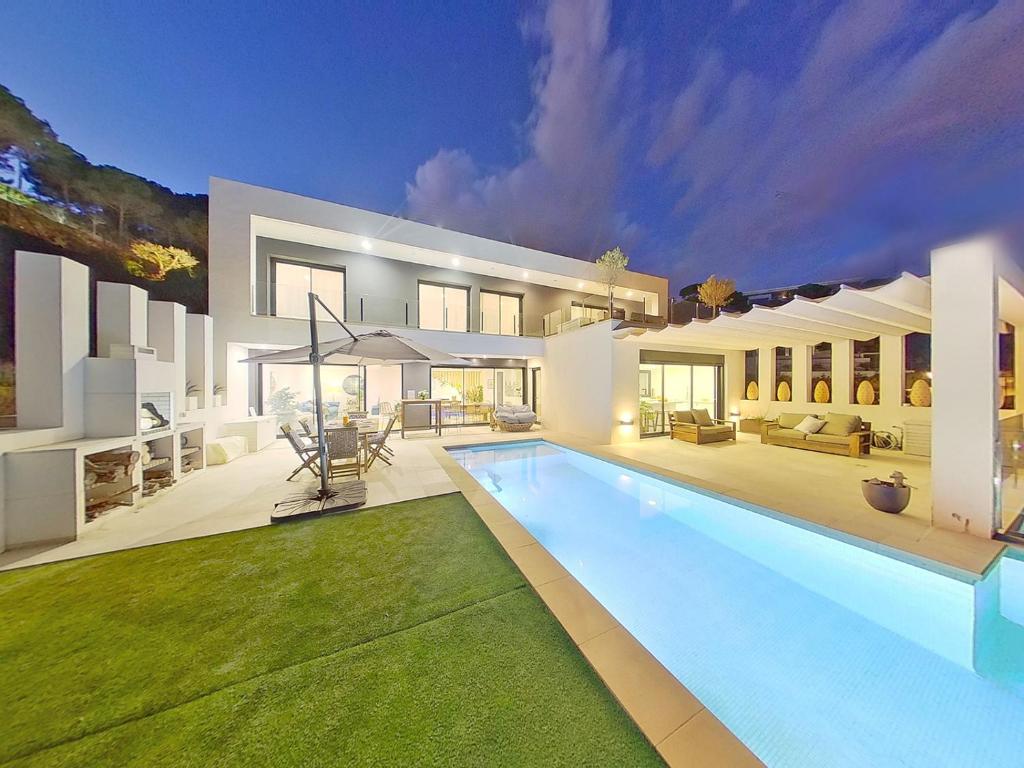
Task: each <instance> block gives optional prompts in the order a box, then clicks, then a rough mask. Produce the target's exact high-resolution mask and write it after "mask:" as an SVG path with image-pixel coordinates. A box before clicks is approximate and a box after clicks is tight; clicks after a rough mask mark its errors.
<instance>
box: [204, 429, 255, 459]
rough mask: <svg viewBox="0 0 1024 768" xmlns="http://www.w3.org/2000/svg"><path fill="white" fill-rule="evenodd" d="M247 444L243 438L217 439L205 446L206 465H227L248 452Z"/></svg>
mask: <svg viewBox="0 0 1024 768" xmlns="http://www.w3.org/2000/svg"><path fill="white" fill-rule="evenodd" d="M248 445H249V444H248V443H247V442H246V439H245V438H244V437H234V436H232V437H218V438H217V439H216V440H211V441H210V442H208V443H207V444H206V464H207V466H212V465H214V464H227V463H228V462H229V461H234V460H235V459H237V458H238V457H239V456H244V455H245V454H247V453H248V452H249V447H248Z"/></svg>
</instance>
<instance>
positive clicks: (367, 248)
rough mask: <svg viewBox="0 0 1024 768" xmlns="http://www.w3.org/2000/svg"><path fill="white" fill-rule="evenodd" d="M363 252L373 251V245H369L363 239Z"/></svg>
mask: <svg viewBox="0 0 1024 768" xmlns="http://www.w3.org/2000/svg"><path fill="white" fill-rule="evenodd" d="M363 250H364V251H372V250H373V243H371V242H370V241H369V240H367V239H366V238H365V237H364V238H363Z"/></svg>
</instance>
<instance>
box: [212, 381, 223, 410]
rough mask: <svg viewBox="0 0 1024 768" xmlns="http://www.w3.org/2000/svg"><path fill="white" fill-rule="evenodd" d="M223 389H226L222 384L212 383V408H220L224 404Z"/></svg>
mask: <svg viewBox="0 0 1024 768" xmlns="http://www.w3.org/2000/svg"><path fill="white" fill-rule="evenodd" d="M225 391H226V390H225V389H224V385H223V384H214V385H213V407H214V408H220V407H221V406H222V405H224V392H225Z"/></svg>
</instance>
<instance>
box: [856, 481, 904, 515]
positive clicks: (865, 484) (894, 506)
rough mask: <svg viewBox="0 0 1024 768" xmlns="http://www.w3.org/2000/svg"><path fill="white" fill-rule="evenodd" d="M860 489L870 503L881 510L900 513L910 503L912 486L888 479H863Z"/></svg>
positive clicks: (895, 513) (893, 513) (894, 513)
mask: <svg viewBox="0 0 1024 768" xmlns="http://www.w3.org/2000/svg"><path fill="white" fill-rule="evenodd" d="M860 489H861V491H862V492H863V493H864V498H865V500H867V502H868V504H870V505H871V506H872V507H874V508H875V509H877V510H878V511H879V512H886V513H888V514H890V515H898V514H899V513H900V512H902V511H903V510H904V509H906V508H907V504H909V503H910V486H909V485H902V484H901V485H896V484H895V483H893V482H889V481H888V480H879V479H877V478H874V479H872V480H861V481H860Z"/></svg>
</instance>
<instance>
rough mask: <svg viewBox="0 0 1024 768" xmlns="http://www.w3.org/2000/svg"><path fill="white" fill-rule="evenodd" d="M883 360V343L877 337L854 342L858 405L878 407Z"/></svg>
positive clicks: (856, 399)
mask: <svg viewBox="0 0 1024 768" xmlns="http://www.w3.org/2000/svg"><path fill="white" fill-rule="evenodd" d="M881 359H882V354H881V342H880V341H879V339H878V337H877V336H876V337H875V338H873V339H868V340H867V341H854V342H853V402H855V403H857V404H858V405H878V400H879V387H880V386H881V380H882V377H881Z"/></svg>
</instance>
